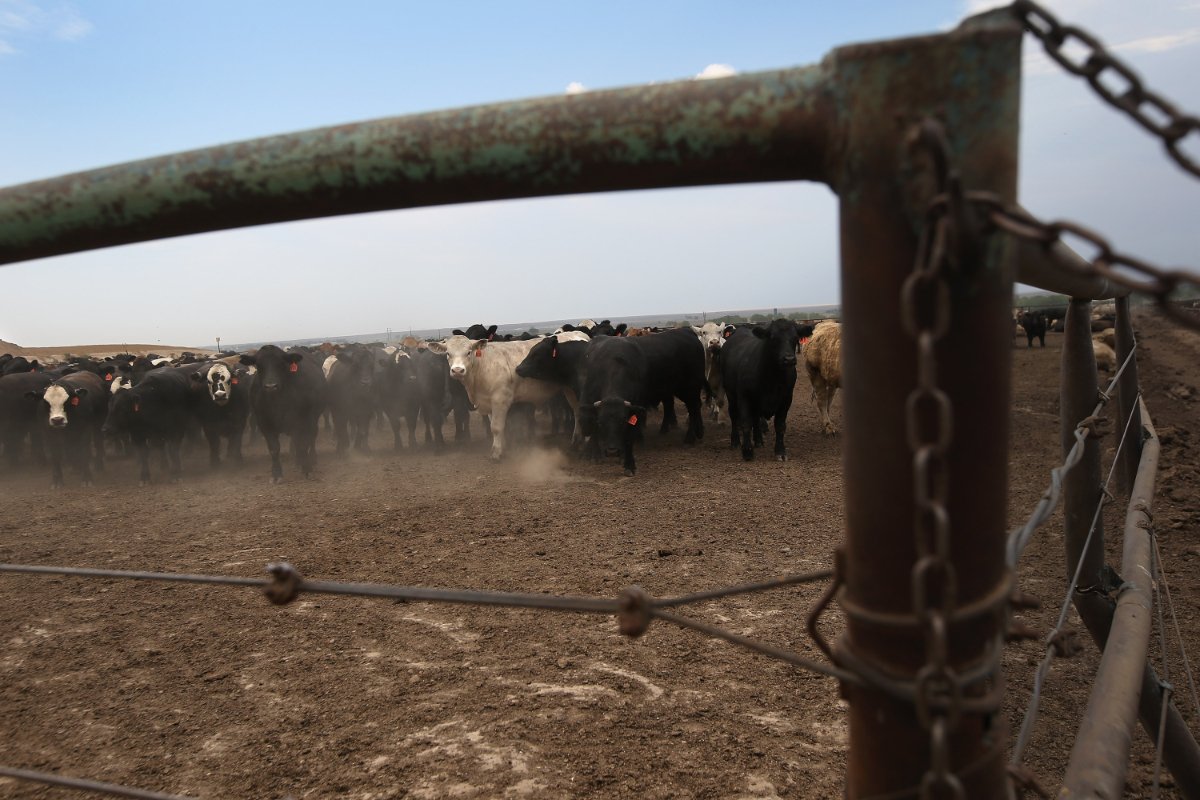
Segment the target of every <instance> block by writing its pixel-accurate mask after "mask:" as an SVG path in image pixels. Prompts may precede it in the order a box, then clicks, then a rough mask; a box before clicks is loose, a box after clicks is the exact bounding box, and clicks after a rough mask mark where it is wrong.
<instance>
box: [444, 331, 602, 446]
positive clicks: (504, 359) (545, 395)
mask: <svg viewBox="0 0 1200 800" xmlns="http://www.w3.org/2000/svg"><path fill="white" fill-rule="evenodd" d="M557 338H558V340H559V341H586V340H587V336H586V335H585V334H583V333H578V332H571V333H562V334H559V335H558V337H557ZM537 342H538V340H537V339H529V340H527V341H523V342H522V341H513V342H489V341H488V340H487V339H468V338H467V337H465V336H457V335H455V336H451V337H450V338H449V339H443V340H442V341H440V342H430V344H429V349H430V350H431V351H433V352H434V353H439V354H443V355H445V356H446V360H447V362H448V363H449V365H450V377H451V379H453V380H456V381H461V382H462V385H463V387H464V388H465V389H466V390H467V397H468V398H469V399H470V401H471V404H472V405H474V406H475V408H476V409H477V410H478V411H479V413H480V414H486V415H488V416H489V417H490V418H491V426H492V436H493V438H492V459H493V460H499V459H500V458H501V456H503V455H504V425H505V422H506V420H507V417H508V410H509V409H510V408H511V407H512V405H513V403H532V404H534V405H541V404H543V403H545V402H546V401H548V400H549V399H550V398H552V397H554V396H555V395H557V394H559V393H560V392H562V391H563V388H562V387H561V386H557V385H555V384H553V383H547V382H546V381H539V380H536V379H533V378H522V377H521V376H520V375H518V374H517V365H518V364H520V363H521V362H522V361H523V360H524V359H525V356H526V355H528V354H529V351H530V350H532V349H533V347H534V346H535V345H536V344H537ZM567 401H568V402H569V403H571V407H572V410H577V406H578V404H579V400H578V398H577V397H576V396H575V393H574V392H570V393H569V394H568V397H567ZM576 418H577V419H578V415H577V417H576Z"/></svg>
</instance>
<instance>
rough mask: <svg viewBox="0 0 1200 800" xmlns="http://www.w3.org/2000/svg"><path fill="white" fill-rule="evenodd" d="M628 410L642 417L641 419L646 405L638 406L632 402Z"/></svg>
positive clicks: (644, 414)
mask: <svg viewBox="0 0 1200 800" xmlns="http://www.w3.org/2000/svg"><path fill="white" fill-rule="evenodd" d="M629 410H630V411H632V412H633V413H634V414H637V415H638V416H639V417H642V418H643V419H644V418H645V416H646V407H645V406H639V405H638V404H637V403H634V404H633V405H631V406H630V407H629Z"/></svg>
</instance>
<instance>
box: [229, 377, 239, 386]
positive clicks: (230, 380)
mask: <svg viewBox="0 0 1200 800" xmlns="http://www.w3.org/2000/svg"><path fill="white" fill-rule="evenodd" d="M229 382H230V383H232V384H233V385H234V386H237V382H238V379H237V378H230V379H229Z"/></svg>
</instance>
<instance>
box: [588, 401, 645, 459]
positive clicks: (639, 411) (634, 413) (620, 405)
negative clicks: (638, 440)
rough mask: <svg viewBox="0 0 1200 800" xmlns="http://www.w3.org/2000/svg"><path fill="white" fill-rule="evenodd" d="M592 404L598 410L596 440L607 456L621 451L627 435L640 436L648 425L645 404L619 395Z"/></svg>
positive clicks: (601, 450)
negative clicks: (633, 401)
mask: <svg viewBox="0 0 1200 800" xmlns="http://www.w3.org/2000/svg"><path fill="white" fill-rule="evenodd" d="M592 405H593V406H594V408H595V411H596V441H597V443H598V445H599V448H600V452H601V453H603V454H604V455H606V456H613V455H618V454H619V453H621V452H622V450H623V448H624V446H625V442H626V441H627V439H626V437H628V436H637V437H640V436H641V431H642V429H643V428H645V427H646V407H645V406H640V405H638V404H636V403H631V402H629V401H628V400H622V399H621V398H619V397H606V398H605V399H603V400H597V401H596V402H595V403H593V404H592Z"/></svg>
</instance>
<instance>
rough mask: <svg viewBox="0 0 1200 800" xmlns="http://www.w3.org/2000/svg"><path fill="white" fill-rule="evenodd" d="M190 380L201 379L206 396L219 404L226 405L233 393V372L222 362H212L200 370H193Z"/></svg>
mask: <svg viewBox="0 0 1200 800" xmlns="http://www.w3.org/2000/svg"><path fill="white" fill-rule="evenodd" d="M192 380H194V381H203V382H204V385H205V386H206V387H207V388H208V396H209V397H211V398H212V401H213V402H214V403H216V404H217V405H219V406H223V405H227V404H228V403H229V398H230V397H231V396H232V394H233V373H232V372H230V371H229V367H227V366H225V365H224V364H213V365H212V366H211V367H209V368H208V369H206V370H202V371H201V372H193V373H192Z"/></svg>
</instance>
